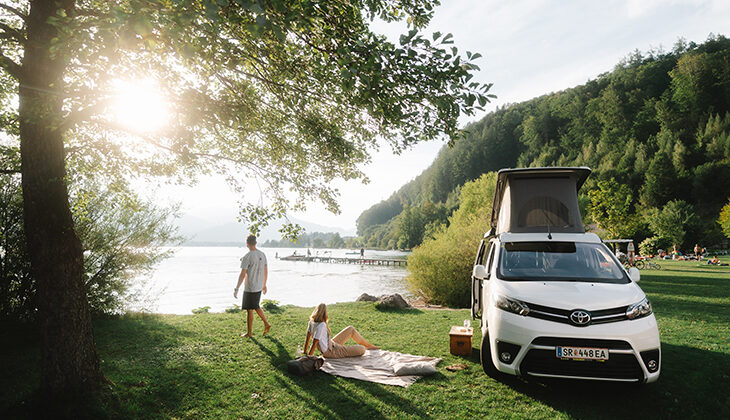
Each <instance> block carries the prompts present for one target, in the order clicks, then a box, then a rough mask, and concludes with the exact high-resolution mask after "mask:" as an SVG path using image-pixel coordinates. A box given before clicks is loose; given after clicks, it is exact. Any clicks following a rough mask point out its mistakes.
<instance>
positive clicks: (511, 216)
mask: <svg viewBox="0 0 730 420" xmlns="http://www.w3.org/2000/svg"><path fill="white" fill-rule="evenodd" d="M590 173H591V170H590V168H587V167H585V166H581V167H554V168H517V169H501V170H500V171H499V172H498V173H497V188H496V190H495V193H494V202H493V204H492V218H491V227H492V232H493V233H494V234H500V233H503V232H513V233H529V232H551V233H561V232H562V233H584V232H585V229H584V228H583V221H582V219H581V217H580V209H579V208H578V190H579V189H580V187H581V186H582V185H583V183H584V182H585V180H586V178H588V175H590Z"/></svg>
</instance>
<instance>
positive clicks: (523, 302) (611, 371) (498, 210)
mask: <svg viewBox="0 0 730 420" xmlns="http://www.w3.org/2000/svg"><path fill="white" fill-rule="evenodd" d="M590 172H591V171H590V169H588V168H585V167H580V168H524V169H503V170H501V171H499V174H498V177H497V188H496V192H495V195H494V204H493V207H492V218H491V229H490V230H489V232H487V234H486V235H485V236H484V239H483V241H482V242H481V244H480V246H479V250H478V252H477V256H476V261H475V262H474V270H473V274H472V276H473V277H472V316H473V317H474V319H481V329H482V337H483V338H482V343H481V363H482V367H483V368H484V371H485V372H487V374H490V375H494V374H497V373H498V372H503V373H508V374H512V375H521V376H536V377H552V378H571V379H589V380H607V381H624V382H639V383H645V382H653V381H656V380H657V379H658V377H659V373H660V370H661V348H660V342H659V330H658V329H657V323H656V319H655V318H654V314H653V312H652V308H651V304H650V303H649V301H648V300H647V298H646V295H644V292H643V291H642V290H641V288H640V287H639V286H638V284H637V283H638V282H639V270H637V269H635V268H630V269H629V270H628V271H626V270H625V269H624V268H623V266H622V265H621V264H620V263H619V261H618V260H617V259H616V257H615V256H614V255H613V253H612V252H611V251H610V250H609V249H608V248H607V247H606V245H605V244H603V243H602V242H601V239H600V238H599V237H598V236H596V235H595V234H592V233H586V232H585V230H584V228H583V222H582V220H581V217H580V211H579V209H578V194H577V192H578V189H580V187H581V185H583V182H584V181H585V180H586V178H587V177H588V175H589V174H590Z"/></svg>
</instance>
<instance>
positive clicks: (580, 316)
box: [570, 309, 591, 327]
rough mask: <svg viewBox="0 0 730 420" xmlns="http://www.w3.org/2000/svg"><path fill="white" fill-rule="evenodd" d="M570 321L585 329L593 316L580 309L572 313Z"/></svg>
mask: <svg viewBox="0 0 730 420" xmlns="http://www.w3.org/2000/svg"><path fill="white" fill-rule="evenodd" d="M570 321H571V322H572V323H573V324H575V325H578V326H580V327H584V326H586V325H588V324H589V323H590V322H591V314H589V313H588V312H586V311H583V310H580V309H578V310H575V311H573V312H571V313H570Z"/></svg>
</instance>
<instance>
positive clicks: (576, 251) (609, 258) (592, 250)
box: [499, 241, 631, 283]
mask: <svg viewBox="0 0 730 420" xmlns="http://www.w3.org/2000/svg"><path fill="white" fill-rule="evenodd" d="M500 254H501V255H500V258H499V277H500V278H502V279H505V280H512V281H583V282H596V283H629V282H630V281H631V280H630V279H629V278H628V277H627V276H626V275H625V274H624V271H623V270H622V269H621V267H620V266H619V265H618V262H617V261H616V259H615V258H614V257H613V255H611V252H610V251H609V250H608V248H606V246H605V245H603V244H592V243H580V242H578V243H576V242H552V241H551V242H507V243H505V244H503V245H502V252H501V253H500Z"/></svg>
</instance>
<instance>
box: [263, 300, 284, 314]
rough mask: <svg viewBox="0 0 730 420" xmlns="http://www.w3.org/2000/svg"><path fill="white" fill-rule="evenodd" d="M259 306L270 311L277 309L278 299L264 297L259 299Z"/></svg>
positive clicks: (278, 308)
mask: <svg viewBox="0 0 730 420" xmlns="http://www.w3.org/2000/svg"><path fill="white" fill-rule="evenodd" d="M261 307H262V308H264V309H265V310H267V311H269V312H272V311H278V310H280V309H281V308H280V307H279V301H278V300H273V299H264V300H262V301H261Z"/></svg>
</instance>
